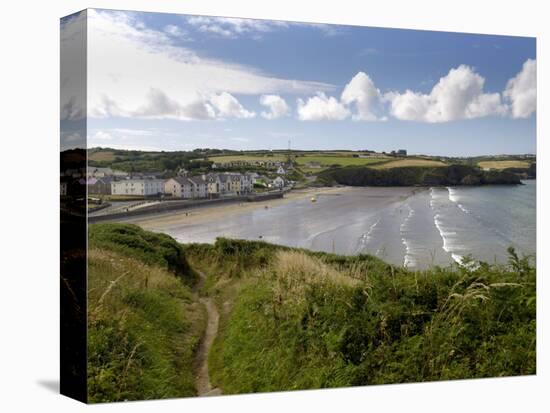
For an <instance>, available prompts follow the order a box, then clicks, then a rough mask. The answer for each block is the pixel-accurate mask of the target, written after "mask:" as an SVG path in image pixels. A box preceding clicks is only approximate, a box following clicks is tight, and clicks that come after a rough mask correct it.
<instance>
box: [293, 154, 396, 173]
mask: <svg viewBox="0 0 550 413" xmlns="http://www.w3.org/2000/svg"><path fill="white" fill-rule="evenodd" d="M387 160H388V159H387V158H355V157H353V156H345V155H341V156H331V155H305V156H298V157H296V163H297V164H298V165H300V166H305V165H307V164H308V163H309V162H319V163H320V164H321V166H322V167H323V166H324V167H328V166H332V165H339V166H352V165H353V166H357V165H372V164H376V163H380V162H386V161H387ZM313 169H315V168H313ZM317 170H318V169H317Z"/></svg>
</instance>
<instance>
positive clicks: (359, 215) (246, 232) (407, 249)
mask: <svg viewBox="0 0 550 413" xmlns="http://www.w3.org/2000/svg"><path fill="white" fill-rule="evenodd" d="M534 187H535V186H534V185H523V186H521V187H473V188H446V187H437V188H420V187H334V188H308V189H303V190H295V191H291V192H289V193H287V194H285V197H284V198H280V199H275V200H268V201H262V202H243V203H227V204H218V205H212V206H204V207H197V208H192V209H186V210H181V211H176V212H166V213H162V214H156V215H147V216H139V217H134V218H129V219H126V220H124V222H131V223H135V224H137V225H139V226H141V227H143V228H144V229H147V230H151V231H154V232H162V233H165V234H168V235H170V236H172V237H174V238H175V239H176V240H178V241H179V242H182V243H191V242H206V243H212V242H214V241H215V240H216V238H218V237H227V238H237V239H248V240H263V241H267V242H271V243H274V244H281V245H288V246H291V247H300V248H307V249H311V250H315V251H325V252H334V253H338V254H346V255H349V254H352V255H353V254H361V253H367V254H371V255H375V256H377V257H379V258H382V259H384V260H385V261H387V262H391V263H393V264H396V265H405V266H407V267H411V268H425V267H429V266H431V265H434V264H435V265H443V266H445V265H448V264H450V263H452V262H461V261H462V259H463V257H467V256H472V257H474V258H475V259H480V260H484V261H487V262H494V261H497V262H506V260H507V252H506V249H507V247H508V246H514V247H515V248H517V250H518V251H521V252H525V253H527V254H532V253H534V252H535V249H534V247H535V246H534V242H533V240H534V239H535V237H534V233H535V232H534V231H535V229H534V228H535V224H534V222H535V221H534V212H533V211H534V199H535V198H534ZM312 197H315V199H316V202H311V198H312ZM510 223H517V224H514V225H512V224H510ZM522 234H523V235H522Z"/></svg>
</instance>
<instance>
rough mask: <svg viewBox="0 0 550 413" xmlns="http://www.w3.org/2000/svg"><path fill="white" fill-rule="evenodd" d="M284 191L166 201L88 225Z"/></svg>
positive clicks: (279, 195) (271, 196) (94, 217)
mask: <svg viewBox="0 0 550 413" xmlns="http://www.w3.org/2000/svg"><path fill="white" fill-rule="evenodd" d="M283 195H284V191H281V192H268V193H265V194H255V195H246V196H238V197H231V198H216V199H204V200H181V201H164V202H160V203H157V204H153V205H151V206H146V207H142V208H139V209H135V210H129V211H123V212H117V213H113V214H104V215H92V216H88V223H90V224H93V223H97V222H107V221H117V220H120V219H124V218H131V217H135V216H140V215H148V214H156V213H162V212H169V211H178V210H184V209H189V208H202V207H207V206H212V205H218V204H232V203H238V202H260V201H267V200H270V199H277V198H282V197H283Z"/></svg>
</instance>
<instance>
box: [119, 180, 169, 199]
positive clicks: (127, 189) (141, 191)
mask: <svg viewBox="0 0 550 413" xmlns="http://www.w3.org/2000/svg"><path fill="white" fill-rule="evenodd" d="M111 193H112V194H113V195H141V196H153V195H159V194H162V193H164V181H163V180H162V179H123V180H121V181H112V182H111Z"/></svg>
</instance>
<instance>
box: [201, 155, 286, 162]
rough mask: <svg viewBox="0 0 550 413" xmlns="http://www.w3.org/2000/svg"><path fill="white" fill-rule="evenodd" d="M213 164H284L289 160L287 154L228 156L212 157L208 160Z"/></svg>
mask: <svg viewBox="0 0 550 413" xmlns="http://www.w3.org/2000/svg"><path fill="white" fill-rule="evenodd" d="M208 159H209V160H211V161H213V162H218V163H227V162H253V161H262V162H276V161H279V162H284V161H286V160H287V156H286V155H285V154H273V155H271V156H268V155H259V154H258V155H253V154H250V155H226V156H211V157H209V158H208Z"/></svg>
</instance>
